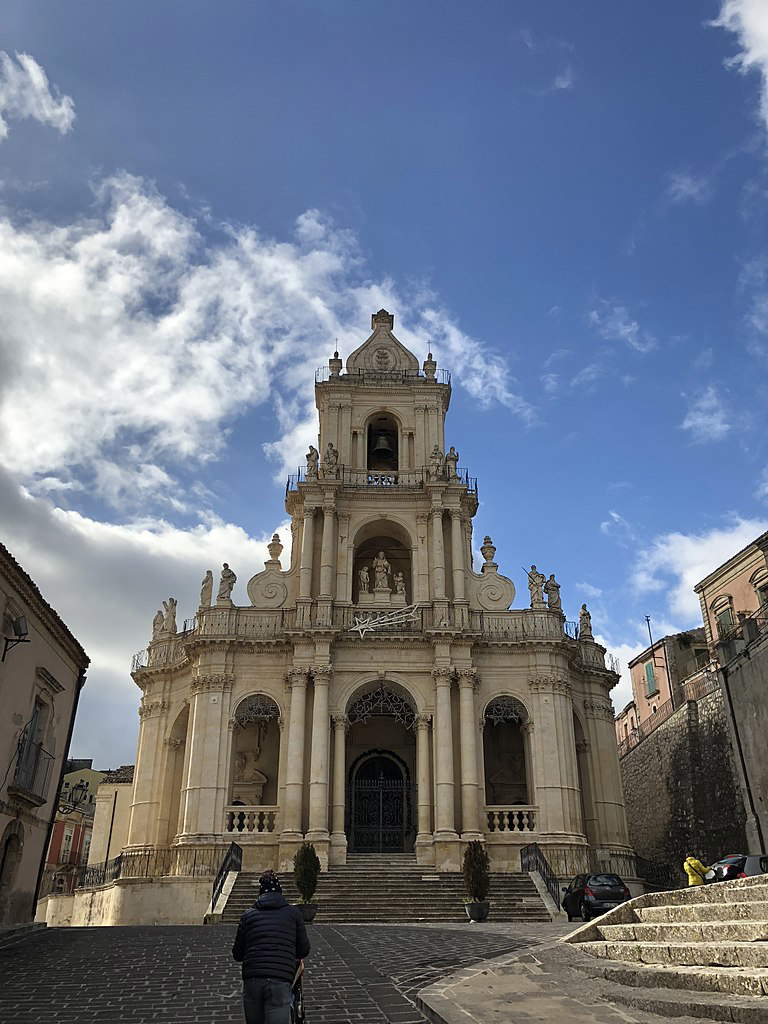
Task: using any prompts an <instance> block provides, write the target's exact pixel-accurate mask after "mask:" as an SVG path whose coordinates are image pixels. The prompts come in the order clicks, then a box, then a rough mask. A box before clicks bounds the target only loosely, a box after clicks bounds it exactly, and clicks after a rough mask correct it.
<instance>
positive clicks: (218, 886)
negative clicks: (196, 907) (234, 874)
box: [211, 843, 243, 911]
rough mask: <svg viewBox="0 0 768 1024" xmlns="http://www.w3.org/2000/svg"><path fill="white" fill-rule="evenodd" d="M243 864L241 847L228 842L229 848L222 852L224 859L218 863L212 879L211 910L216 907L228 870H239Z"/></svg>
mask: <svg viewBox="0 0 768 1024" xmlns="http://www.w3.org/2000/svg"><path fill="white" fill-rule="evenodd" d="M242 866H243V849H242V847H241V846H238V845H237V843H230V844H229V849H228V850H227V852H226V853H225V854H224V859H223V860H222V862H221V864H220V865H219V870H218V872H217V874H216V877H215V878H214V880H213V888H212V889H211V910H212V911H213V910H215V909H216V903H217V902H218V899H219V896H221V890H222V889H223V888H224V883H225V882H226V880H227V875H228V874H229V872H230V871H240V870H241V868H242Z"/></svg>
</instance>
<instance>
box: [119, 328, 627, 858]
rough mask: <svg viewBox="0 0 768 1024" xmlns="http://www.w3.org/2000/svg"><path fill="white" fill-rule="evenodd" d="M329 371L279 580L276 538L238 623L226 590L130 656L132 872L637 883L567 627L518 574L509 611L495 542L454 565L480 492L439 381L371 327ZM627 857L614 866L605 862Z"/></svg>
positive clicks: (597, 711)
mask: <svg viewBox="0 0 768 1024" xmlns="http://www.w3.org/2000/svg"><path fill="white" fill-rule="evenodd" d="M371 326H372V333H371V335H370V337H369V338H368V339H367V340H366V341H365V342H364V343H363V344H362V345H361V346H360V347H359V348H358V349H356V351H354V352H353V353H352V354H351V355H350V356H349V358H348V359H347V361H346V368H344V367H343V364H342V361H341V359H339V357H338V353H335V354H334V356H333V358H331V359H330V360H329V363H328V366H327V368H323V369H322V370H321V371H318V373H317V375H316V385H315V394H316V402H317V408H318V411H319V438H318V443H317V447H315V446H312V447H311V448H310V451H309V453H308V455H307V466H306V469H304V470H302V471H301V472H300V473H299V474H297V475H296V476H295V477H292V478H291V479H290V480H289V482H288V486H287V489H286V509H287V511H288V513H289V515H290V517H291V532H292V545H291V564H290V566H288V567H284V566H283V564H282V563H281V560H280V555H281V552H282V550H283V545H282V544H281V543H280V539H279V537H278V536H277V535H275V536H274V537H273V540H272V543H271V544H270V545H269V554H270V557H269V559H268V560H267V562H266V563H265V567H264V570H263V571H261V572H258V573H257V574H256V575H254V576H253V578H252V579H250V581H249V582H248V585H247V592H248V598H249V600H250V604H249V605H248V606H245V607H236V606H235V605H234V604H233V603H232V600H231V593H232V587H233V584H234V581H235V575H234V572H233V570H232V569H230V568H229V566H227V565H225V567H224V569H223V570H222V575H221V582H220V585H219V587H218V593H216V592H215V591H214V584H213V577H212V573H210V572H209V573H207V575H206V578H205V580H204V581H203V588H202V593H201V598H200V607H199V610H198V612H197V614H196V616H195V618H194V619H193V620H192V621H191V622H188V623H186V624H185V628H184V629H183V630H181V631H177V629H176V623H175V601H170V602H167V603H166V607H165V613H158V616H157V617H156V621H155V624H154V636H153V640H152V642H151V643H150V645H149V648H148V650H147V651H146V652H142V655H140V656H137V658H136V659H135V664H134V671H133V678H134V680H135V682H136V683H137V685H138V686H139V687H140V689H141V690H142V699H141V707H140V711H139V713H140V732H139V742H138V754H137V761H136V768H135V775H134V784H133V786H134V788H133V798H132V804H131V810H130V820H129V822H128V840H127V846H126V851H158V850H166V849H172V848H174V847H176V848H183V847H193V848H201V847H205V848H208V849H211V848H218V849H220V850H221V849H223V848H225V847H226V846H227V845H228V844H229V842H230V841H231V840H235V841H236V842H237V843H238V844H239V845H240V846H241V847H242V848H243V850H244V867H247V868H248V869H250V870H255V869H257V868H266V867H274V868H277V869H279V870H286V869H287V868H289V867H290V866H291V864H292V859H293V856H294V854H295V852H296V850H297V848H298V847H299V845H300V844H301V843H302V842H303V841H305V840H307V841H311V842H312V843H314V846H315V848H316V850H317V852H318V854H319V856H320V859H321V862H322V864H323V867H324V868H328V867H330V868H331V869H332V868H333V865H335V864H343V863H345V861H346V858H347V855H348V854H349V853H352V852H356V853H365V852H382V851H384V852H386V851H391V852H410V851H415V853H416V857H417V860H418V862H419V863H422V864H424V865H434V866H435V867H436V868H437V869H438V870H441V871H456V870H459V868H460V864H461V858H462V852H463V847H464V844H466V843H467V842H468V841H469V840H473V839H480V840H483V841H484V842H485V844H486V848H487V849H488V852H489V855H490V859H491V863H492V868H493V870H496V871H519V870H520V867H521V863H520V850H521V848H522V847H524V846H526V845H527V844H529V843H532V842H535V843H537V844H538V845H539V846H540V848H541V849H542V850H543V851H544V853H545V854H546V856H547V858H548V859H549V861H550V864H551V865H552V867H553V869H554V870H555V872H556V873H558V874H559V875H560V876H561V877H565V876H566V875H572V874H574V873H576V872H577V871H581V870H586V869H588V867H590V866H592V865H595V864H600V865H606V866H607V865H608V864H611V865H613V866H614V869H616V868H617V866H618V867H619V868H621V870H622V871H623V872H624V873H625V874H626V875H631V874H634V872H633V871H632V870H631V868H630V867H628V865H629V864H631V850H630V848H629V843H628V838H627V828H626V821H625V814H624V804H623V796H622V788H621V778H620V773H619V766H618V759H617V754H616V742H615V737H614V726H613V708H612V705H611V701H610V697H609V693H610V690H611V688H612V687H613V686H614V685H615V684H616V682H617V680H618V676H617V675H616V673H615V672H613V671H612V670H611V669H610V668H606V664H605V650H604V648H603V647H601V646H600V645H599V644H597V643H596V642H595V641H594V639H593V636H592V631H591V624H590V620H589V613H588V612H587V611H586V607H584V606H583V608H582V614H581V618H580V628H579V629H577V628H574V627H573V626H572V625H571V624H570V623H566V621H565V616H564V614H563V612H562V609H561V605H560V597H559V586H558V585H557V583H556V581H555V579H554V577H550V578H549V580H547V579H546V577H545V576H544V575H543V574H541V573H539V572H538V570H537V569H536V567H535V566H533V567H532V569H531V573H530V574H529V578H528V581H527V586H528V591H529V594H530V607H518V608H511V607H510V606H511V605H512V604H513V601H514V598H515V588H514V585H513V583H512V582H511V581H510V580H509V579H508V578H507V577H505V576H503V575H501V574H500V573H499V571H498V566H497V563H496V562H495V561H494V555H495V550H496V549H495V548H494V546H493V544H492V542H491V539H490V538H489V537H486V538H485V543H484V544H483V545H482V548H481V550H482V554H483V559H484V563H483V564H482V565H481V566H480V571H479V572H477V571H475V570H474V569H473V565H472V521H473V517H474V515H475V513H476V512H477V508H478V497H477V485H476V481H475V480H473V479H472V478H471V477H470V476H469V475H468V474H467V473H466V471H464V470H462V469H460V468H459V467H458V464H457V463H458V454H457V452H456V449H455V447H453V446H449V447H448V450H447V452H446V437H445V418H446V413H447V411H448V406H449V402H450V397H451V384H450V377H449V375H448V373H446V372H445V371H441V370H438V369H437V366H436V363H435V362H434V360H433V359H432V357H431V355H430V356H429V357H428V358H427V359H426V360H425V361H424V363H423V365H422V366H419V363H418V360H417V359H416V357H415V356H414V355H413V354H412V353H411V352H409V351H408V350H407V349H406V348H405V347H404V346H403V345H401V343H400V342H399V341H398V340H397V338H396V337H395V335H394V333H393V326H394V317H393V316H391V315H390V314H389V313H387V312H386V311H385V310H380V311H379V312H378V313H376V314H374V315H373V317H372V325H371ZM622 858H623V860H622Z"/></svg>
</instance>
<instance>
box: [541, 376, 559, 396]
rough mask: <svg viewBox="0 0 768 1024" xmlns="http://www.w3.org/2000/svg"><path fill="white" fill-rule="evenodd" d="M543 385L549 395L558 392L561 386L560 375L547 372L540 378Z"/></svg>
mask: <svg viewBox="0 0 768 1024" xmlns="http://www.w3.org/2000/svg"><path fill="white" fill-rule="evenodd" d="M539 379H540V381H541V386H542V387H543V388H544V391H545V392H546V393H547V394H548V395H554V394H557V391H558V389H559V387H560V375H559V374H557V373H545V374H543V375H542V376H541V377H540V378H539Z"/></svg>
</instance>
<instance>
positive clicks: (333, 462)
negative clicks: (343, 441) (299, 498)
mask: <svg viewBox="0 0 768 1024" xmlns="http://www.w3.org/2000/svg"><path fill="white" fill-rule="evenodd" d="M338 465H339V451H338V449H337V448H334V447H333V441H329V442H328V447H327V448H326V449H325V455H323V476H324V477H329V478H330V479H335V477H336V474H337V467H338Z"/></svg>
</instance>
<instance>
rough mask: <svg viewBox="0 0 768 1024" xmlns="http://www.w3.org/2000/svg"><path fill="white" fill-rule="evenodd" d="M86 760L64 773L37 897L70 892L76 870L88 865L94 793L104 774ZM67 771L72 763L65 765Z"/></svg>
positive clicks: (94, 804) (77, 876) (94, 807)
mask: <svg viewBox="0 0 768 1024" xmlns="http://www.w3.org/2000/svg"><path fill="white" fill-rule="evenodd" d="M92 764H93V762H92V761H90V760H87V761H84V760H82V759H81V760H79V761H78V762H77V767H76V768H74V770H72V771H65V773H64V776H63V778H62V782H61V789H60V792H59V800H58V805H57V810H56V818H55V820H54V823H53V829H52V831H51V838H50V841H49V843H48V850H47V853H46V858H45V871H44V873H43V881H42V885H41V887H40V896H41V897H42V896H47V895H48V893H51V892H55V893H72V892H74V889H75V886H76V884H77V882H78V878H79V874H80V869H81V868H83V867H85V865H86V864H87V863H88V857H89V853H90V847H91V836H92V833H93V819H94V813H95V810H96V794H97V792H98V788H99V785H100V783H101V781H102V779H104V777H105V775H106V773H105V772H100V771H95V770H94V769H93V767H92ZM66 767H68V768H71V767H72V763H71V762H70V763H69V764H67V765H66Z"/></svg>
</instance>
